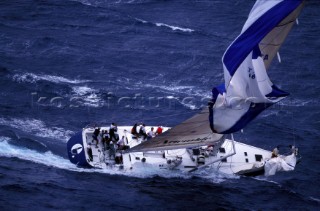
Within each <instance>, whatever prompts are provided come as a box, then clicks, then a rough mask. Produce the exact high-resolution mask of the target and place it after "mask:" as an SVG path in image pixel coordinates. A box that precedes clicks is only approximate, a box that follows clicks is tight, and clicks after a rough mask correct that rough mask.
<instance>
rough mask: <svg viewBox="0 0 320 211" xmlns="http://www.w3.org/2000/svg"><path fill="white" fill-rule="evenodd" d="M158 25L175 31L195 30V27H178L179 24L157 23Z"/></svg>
mask: <svg viewBox="0 0 320 211" xmlns="http://www.w3.org/2000/svg"><path fill="white" fill-rule="evenodd" d="M156 26H160V27H167V28H170V29H172V30H173V31H177V30H178V31H183V32H194V30H193V29H189V28H182V27H178V26H171V25H168V24H165V23H156Z"/></svg>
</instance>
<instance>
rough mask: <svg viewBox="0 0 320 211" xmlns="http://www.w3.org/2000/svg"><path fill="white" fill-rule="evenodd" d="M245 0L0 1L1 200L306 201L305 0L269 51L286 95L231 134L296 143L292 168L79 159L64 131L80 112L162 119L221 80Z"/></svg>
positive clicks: (313, 62) (193, 204)
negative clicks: (117, 166) (115, 165)
mask: <svg viewBox="0 0 320 211" xmlns="http://www.w3.org/2000/svg"><path fill="white" fill-rule="evenodd" d="M253 3H254V2H253V1H238V0H230V1H218V0H217V1H197V0H190V1H156V0H131V1H129V0H127V1H122V0H118V1H113V0H109V1H107V0H78V1H66V0H49V1H31V0H25V1H12V0H7V1H2V2H1V3H0V4H1V7H0V76H1V77H0V89H1V92H0V158H1V162H0V208H1V209H2V210H16V209H30V208H34V209H37V210H44V209H69V210H79V209H81V210H89V209H90V210H92V209H94V210H96V209H97V210H106V209H137V210H138V209H142V210H167V209H178V210H182V209H187V210H192V209H210V210H215V209H228V210H229V209H230V210H244V209H248V210H269V209H280V210H289V209H293V210H316V209H317V208H319V204H320V191H319V189H320V187H319V182H318V179H319V175H320V168H319V161H320V155H319V152H320V150H319V134H320V132H319V129H320V110H319V93H320V84H319V80H320V74H318V68H319V67H320V60H319V56H320V40H319V38H318V37H319V35H320V16H319V14H318V13H319V11H320V4H319V2H318V1H315V0H313V1H308V2H307V4H306V7H305V8H304V10H303V12H302V14H301V16H300V18H299V23H300V24H299V26H295V27H294V29H293V30H292V33H291V34H289V37H288V39H287V41H286V43H285V44H284V46H283V47H282V49H281V51H280V54H281V58H282V63H281V64H279V63H278V62H277V61H274V62H273V64H272V68H271V70H270V75H271V76H270V77H271V79H272V80H273V81H274V82H275V83H276V84H277V85H279V86H280V87H281V88H282V89H284V90H287V91H289V92H290V93H291V96H290V97H288V98H287V99H286V100H284V101H282V102H281V103H280V104H278V105H276V106H274V107H273V108H271V109H269V110H268V111H266V112H264V113H263V114H262V115H260V117H258V118H257V119H256V120H255V121H254V122H253V123H252V124H250V125H249V126H248V127H247V128H246V129H245V130H244V132H243V133H239V134H236V139H237V140H239V141H243V142H245V143H248V144H254V145H256V146H258V147H262V148H265V149H270V150H271V149H272V148H273V147H274V146H275V145H278V144H279V143H280V144H284V145H289V144H296V145H297V146H298V147H299V148H300V152H301V154H302V156H303V160H302V162H301V163H300V164H299V165H298V166H297V168H296V170H295V171H294V172H290V173H280V174H278V175H276V176H273V177H269V178H264V177H259V178H245V177H236V176H230V177H226V176H223V175H217V174H213V173H211V174H210V173H208V172H200V173H197V174H193V175H190V174H179V173H176V172H171V173H168V172H158V171H156V170H152V169H151V170H149V171H147V172H145V173H144V174H141V173H139V172H131V173H130V174H129V175H128V176H126V175H125V174H124V173H119V172H113V171H103V170H92V169H79V168H77V167H75V166H74V165H72V164H71V163H70V162H69V160H68V158H67V152H66V142H67V140H68V139H69V138H70V137H71V136H72V135H73V134H74V133H75V132H77V131H79V130H81V128H82V127H84V126H85V125H87V124H89V123H94V122H97V123H104V124H110V122H117V123H118V124H119V125H132V124H133V123H134V122H136V121H143V122H145V123H146V124H148V125H158V124H161V125H164V126H174V125H176V124H178V123H180V122H182V121H183V120H185V119H187V118H188V117H190V116H192V115H193V114H195V113H196V112H197V111H198V110H199V109H200V108H201V105H203V104H204V103H205V102H207V99H208V98H210V90H211V88H212V87H213V86H215V85H218V84H220V83H221V82H222V81H223V74H222V64H221V57H222V54H223V52H224V50H225V49H226V48H227V46H228V45H229V44H230V42H231V41H232V40H233V39H234V38H235V37H236V36H237V35H238V33H239V32H240V30H241V28H242V25H243V23H244V21H245V19H246V17H247V15H248V13H249V11H250V9H251V7H252V5H253Z"/></svg>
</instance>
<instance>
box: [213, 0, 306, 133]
mask: <svg viewBox="0 0 320 211" xmlns="http://www.w3.org/2000/svg"><path fill="white" fill-rule="evenodd" d="M303 4H304V1H303V0H282V1H281V0H277V1H267V0H258V1H257V2H256V3H255V5H254V6H253V8H252V10H251V12H250V14H249V17H248V19H247V21H246V23H245V25H244V27H243V29H242V31H241V34H240V35H239V36H238V37H237V38H236V39H235V40H234V41H233V42H232V44H231V45H230V46H229V47H228V49H227V50H226V52H225V54H224V56H223V58H222V62H223V68H224V78H225V85H222V86H219V87H215V88H214V89H213V91H212V93H213V99H212V101H213V103H214V107H213V108H212V112H210V114H211V115H210V117H209V122H210V126H211V128H212V129H213V131H215V132H218V133H222V134H228V133H233V132H236V131H238V130H240V129H242V128H243V127H245V126H246V125H247V124H248V123H249V122H250V121H252V120H253V119H254V118H255V117H256V116H257V115H259V113H261V112H262V111H263V110H265V109H266V108H268V107H269V106H271V105H273V104H274V103H276V102H279V101H280V100H282V99H284V98H285V97H286V96H288V95H289V93H287V92H285V91H282V90H280V89H279V88H278V87H277V86H276V85H274V84H273V83H272V82H271V81H270V79H269V77H268V75H267V72H266V70H267V69H268V68H269V66H270V63H271V61H272V59H273V58H274V56H275V54H276V53H277V52H278V50H279V48H280V46H281V45H282V43H283V42H284V40H285V38H286V36H287V35H288V33H289V31H290V30H291V28H292V26H293V24H294V23H295V21H296V19H297V17H298V15H299V13H300V11H301V9H302V7H303Z"/></svg>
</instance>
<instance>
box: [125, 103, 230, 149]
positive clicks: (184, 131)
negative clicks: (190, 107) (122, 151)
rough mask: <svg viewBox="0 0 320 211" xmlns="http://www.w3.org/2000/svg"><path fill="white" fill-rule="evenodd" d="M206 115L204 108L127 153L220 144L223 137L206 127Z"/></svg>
mask: <svg viewBox="0 0 320 211" xmlns="http://www.w3.org/2000/svg"><path fill="white" fill-rule="evenodd" d="M208 115H209V111H208V109H207V108H204V109H203V110H202V111H201V112H200V113H198V114H196V115H195V116H193V117H191V118H190V119H188V120H186V121H184V122H182V123H181V124H179V125H177V126H176V127H174V128H172V129H170V130H168V131H166V132H165V133H163V134H162V135H159V136H157V137H155V138H153V139H152V140H151V141H145V142H143V143H141V144H139V145H138V146H136V147H133V148H132V149H130V150H129V152H136V151H138V152H143V151H157V150H171V149H179V148H194V147H198V146H203V145H212V144H215V143H217V142H220V140H223V138H224V136H223V135H221V134H216V133H212V131H211V129H210V127H209V125H208Z"/></svg>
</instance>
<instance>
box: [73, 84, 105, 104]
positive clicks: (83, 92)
mask: <svg viewBox="0 0 320 211" xmlns="http://www.w3.org/2000/svg"><path fill="white" fill-rule="evenodd" d="M72 97H73V98H74V97H76V98H78V100H80V101H81V102H82V103H83V105H85V106H89V107H101V106H103V105H104V101H103V100H102V98H101V96H100V94H98V91H96V90H95V89H93V88H90V87H87V86H74V87H72Z"/></svg>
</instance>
